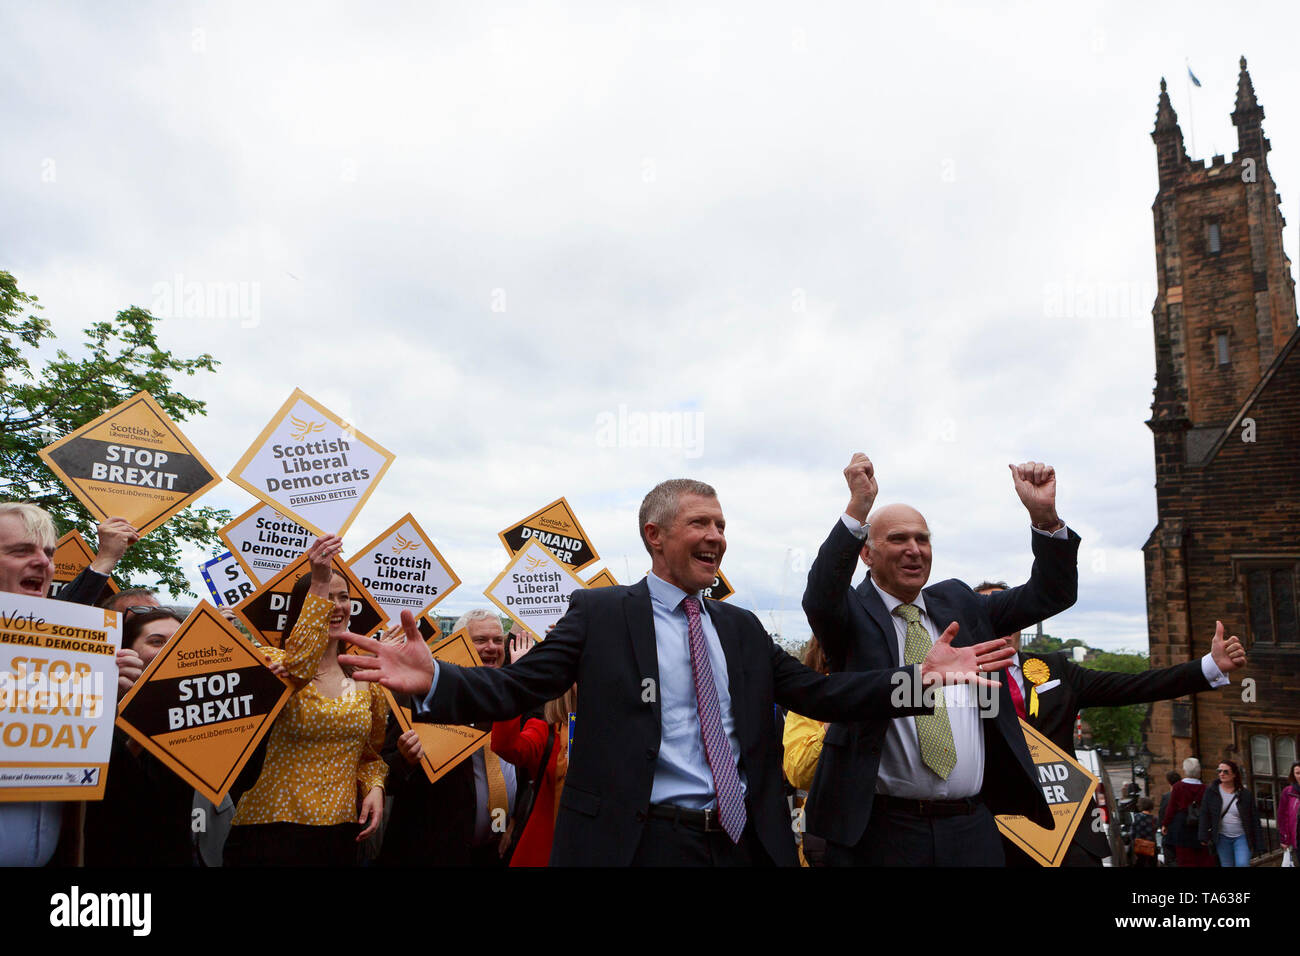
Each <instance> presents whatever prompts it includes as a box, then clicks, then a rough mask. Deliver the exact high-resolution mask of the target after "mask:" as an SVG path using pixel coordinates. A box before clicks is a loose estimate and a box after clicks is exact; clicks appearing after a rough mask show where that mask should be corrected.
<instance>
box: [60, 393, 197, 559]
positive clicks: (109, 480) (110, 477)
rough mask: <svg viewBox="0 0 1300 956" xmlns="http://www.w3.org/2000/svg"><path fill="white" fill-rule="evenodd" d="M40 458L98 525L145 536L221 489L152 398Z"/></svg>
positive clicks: (117, 411)
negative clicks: (120, 524)
mask: <svg viewBox="0 0 1300 956" xmlns="http://www.w3.org/2000/svg"><path fill="white" fill-rule="evenodd" d="M40 456H41V460H42V461H44V462H45V464H46V465H48V466H49V468H50V470H51V471H53V472H54V473H55V474H56V475H58V477H59V480H60V481H62V482H63V483H64V484H65V485H67V486H68V489H69V490H70V491H71V492H72V493H73V494H74V495H76V496H77V499H78V500H79V501H80V502H81V503H82V504H83V505H85V506H86V509H87V510H88V511H89V512H90V513H91V514H93V515H94V516H95V517H96V518H97V519H98V520H100V521H103V520H104V519H105V518H108V517H110V516H115V517H119V518H125V519H126V520H127V521H129V522H131V524H133V525H135V528H136V530H137V531H139V532H140V533H141V534H148V533H149V532H150V531H152V530H153V529H154V528H157V527H158V526H159V525H161V524H162V523H163V522H164V521H166V520H167V519H168V518H170V517H171V516H172V515H174V514H176V512H178V511H180V510H182V509H183V508H185V507H187V506H189V505H191V504H193V503H194V502H195V501H197V500H198V499H199V497H200V496H201V495H202V494H203V493H204V492H206V491H207V490H208V489H209V488H211V487H213V486H214V485H218V484H220V483H221V476H220V475H218V474H217V473H216V472H215V471H213V470H212V466H211V465H209V464H208V463H207V461H206V460H205V459H204V458H203V456H202V455H200V454H199V452H198V449H197V448H195V447H194V446H193V445H192V444H190V442H189V440H188V439H187V438H186V437H185V436H184V435H182V434H181V431H180V429H179V428H177V427H176V423H175V422H173V421H172V420H171V419H170V418H169V417H168V416H167V413H166V412H164V411H163V410H162V408H161V407H160V406H159V405H158V403H157V402H156V401H154V399H153V396H152V395H150V394H149V393H148V392H139V393H138V394H136V395H133V396H131V397H130V398H128V399H127V400H126V401H125V402H123V403H122V404H121V405H118V406H117V407H116V408H114V409H112V410H110V411H107V412H105V413H104V414H103V415H100V416H99V417H98V418H96V419H95V420H94V421H93V422H89V423H87V424H85V425H82V426H81V427H80V428H78V429H77V430H76V431H74V432H71V433H70V434H67V435H64V436H63V437H62V438H60V439H59V440H58V441H56V442H55V443H54V444H52V445H49V446H47V447H45V448H42V449H41V451H40Z"/></svg>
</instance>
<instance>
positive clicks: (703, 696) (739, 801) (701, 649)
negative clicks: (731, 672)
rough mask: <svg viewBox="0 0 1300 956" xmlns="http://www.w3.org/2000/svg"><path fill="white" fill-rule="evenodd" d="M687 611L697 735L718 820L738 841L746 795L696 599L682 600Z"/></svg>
mask: <svg viewBox="0 0 1300 956" xmlns="http://www.w3.org/2000/svg"><path fill="white" fill-rule="evenodd" d="M682 608H683V609H684V610H685V611H686V630H687V632H688V633H689V634H690V638H691V672H692V673H693V674H694V675H695V709H696V712H697V713H698V714H699V716H700V736H701V737H703V738H704V752H705V753H706V754H707V755H708V758H709V770H711V771H712V772H713V791H714V793H716V794H717V795H718V820H719V822H720V823H721V824H722V829H724V830H726V831H727V836H729V837H731V842H732V843H739V842H740V835H741V834H742V833H744V832H745V798H744V797H743V796H742V795H741V792H740V776H739V775H738V774H737V773H736V762H735V761H734V760H733V759H732V757H731V745H730V744H729V743H727V735H726V734H725V733H723V731H722V713H721V710H720V709H719V707H718V688H717V685H716V684H714V683H713V667H712V665H711V664H710V663H709V645H708V642H707V641H705V639H704V625H703V624H702V623H700V602H699V600H698V599H697V598H694V597H687V598H684V599H683V600H682Z"/></svg>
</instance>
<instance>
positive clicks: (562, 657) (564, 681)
mask: <svg viewBox="0 0 1300 956" xmlns="http://www.w3.org/2000/svg"><path fill="white" fill-rule="evenodd" d="M584 599H585V595H584V594H583V592H582V591H575V592H574V596H573V598H572V599H571V603H570V605H569V610H568V613H566V614H565V615H564V617H563V618H561V619H560V623H559V624H557V625H556V626H555V629H554V630H553V631H551V632H550V635H549V636H548V637H547V638H546V640H544V641H542V642H541V643H540V644H538V645H537V646H536V647H534V648H533V649H532V650H530V651H529V652H528V653H527V655H526V656H525V657H524V658H523V659H522V660H520V661H517V662H516V663H513V664H508V665H506V666H505V667H500V668H493V667H457V666H456V665H455V664H448V663H444V662H438V663H437V665H436V680H435V663H434V661H433V658H432V656H431V655H430V654H429V650H428V648H427V647H425V646H424V642H423V641H422V640H420V637H419V631H418V630H417V629H416V626H415V619H414V618H413V617H411V615H410V613H409V612H407V611H403V612H402V627H403V628H404V629H405V631H406V642H405V643H404V644H385V643H382V642H380V641H375V640H372V639H370V638H349V640H351V641H352V642H353V643H354V644H356V645H357V646H358V647H360V648H361V649H362V650H367V651H370V652H372V653H373V654H374V656H373V657H358V656H353V655H346V654H345V655H340V657H339V662H340V663H341V664H345V665H350V666H352V667H355V668H357V669H356V670H355V671H354V672H353V674H352V676H353V678H354V679H355V680H369V681H377V682H378V683H380V684H383V685H384V686H385V687H387V688H389V689H390V690H393V691H401V692H404V693H408V694H414V695H415V696H416V698H417V700H416V706H415V707H414V708H413V710H414V714H415V717H416V719H417V720H427V721H433V722H434V723H448V724H471V723H477V722H478V721H484V720H486V721H498V720H508V719H509V718H511V717H518V716H519V715H520V714H523V713H526V712H527V711H529V710H531V709H532V708H534V707H537V706H538V705H540V704H543V703H545V702H546V701H548V700H552V699H554V698H556V697H559V696H560V695H561V694H563V693H564V691H566V690H568V688H569V687H570V686H571V685H572V684H573V682H574V680H576V679H577V675H578V664H579V662H580V660H581V657H582V648H583V645H584V644H585V642H586V638H587V625H586V614H585V608H584V606H583V603H584Z"/></svg>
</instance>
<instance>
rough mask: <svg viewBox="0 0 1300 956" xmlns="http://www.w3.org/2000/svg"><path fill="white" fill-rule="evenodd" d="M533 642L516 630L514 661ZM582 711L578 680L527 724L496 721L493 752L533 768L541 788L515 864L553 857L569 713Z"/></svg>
mask: <svg viewBox="0 0 1300 956" xmlns="http://www.w3.org/2000/svg"><path fill="white" fill-rule="evenodd" d="M532 647H533V640H532V637H531V636H530V635H529V634H527V633H515V631H513V630H512V631H511V633H510V662H511V663H514V662H515V661H517V660H519V659H520V658H521V657H523V656H524V655H525V654H527V653H528V652H529V651H530V650H531V649H532ZM577 712H578V685H577V684H574V685H573V686H572V687H570V688H569V689H568V690H567V691H565V692H564V695H563V696H561V697H557V698H556V699H555V700H549V701H547V702H546V706H545V707H544V708H543V709H542V719H541V720H538V719H537V718H536V717H530V718H528V719H527V720H525V721H523V726H522V727H521V726H520V721H519V719H517V718H516V719H512V720H501V721H497V722H496V723H494V724H493V725H492V750H493V752H494V753H496V755H497V756H498V757H500V758H501V759H502V760H505V761H508V762H509V763H512V764H514V765H515V766H516V767H519V768H521V769H524V770H527V771H528V773H529V775H530V776H531V778H532V780H533V781H534V783H533V787H534V788H535V796H534V802H533V806H532V809H531V811H530V812H529V814H528V818H527V820H526V821H525V823H524V832H523V834H522V835H521V836H520V837H519V843H518V845H516V847H515V852H514V855H513V856H512V857H511V858H510V865H511V866H546V865H547V863H548V862H549V861H550V859H551V843H552V841H553V840H554V838H555V817H556V815H557V814H558V813H559V811H560V793H561V792H562V791H563V790H564V778H565V775H566V774H567V772H568V769H569V715H570V714H576V713H577ZM574 722H575V724H576V722H577V721H576V719H575V721H574ZM548 749H549V755H548ZM543 760H545V762H546V766H545V768H543V767H542V762H543Z"/></svg>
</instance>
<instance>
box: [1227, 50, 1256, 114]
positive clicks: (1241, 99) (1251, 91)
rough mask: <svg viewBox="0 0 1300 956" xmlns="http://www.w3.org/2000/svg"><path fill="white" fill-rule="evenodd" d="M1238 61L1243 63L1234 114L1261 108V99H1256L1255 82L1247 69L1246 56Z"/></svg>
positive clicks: (1239, 75) (1238, 80) (1238, 75)
mask: <svg viewBox="0 0 1300 956" xmlns="http://www.w3.org/2000/svg"><path fill="white" fill-rule="evenodd" d="M1238 62H1239V63H1240V64H1241V72H1240V73H1239V74H1237V104H1236V109H1235V110H1233V114H1234V115H1235V114H1237V113H1245V112H1247V111H1248V110H1257V109H1259V108H1260V105H1259V101H1258V100H1257V99H1255V84H1253V83H1252V82H1251V81H1250V73H1249V72H1248V71H1247V70H1246V58H1245V57H1244V56H1243V57H1242V58H1241V59H1240V60H1239V61H1238Z"/></svg>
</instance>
